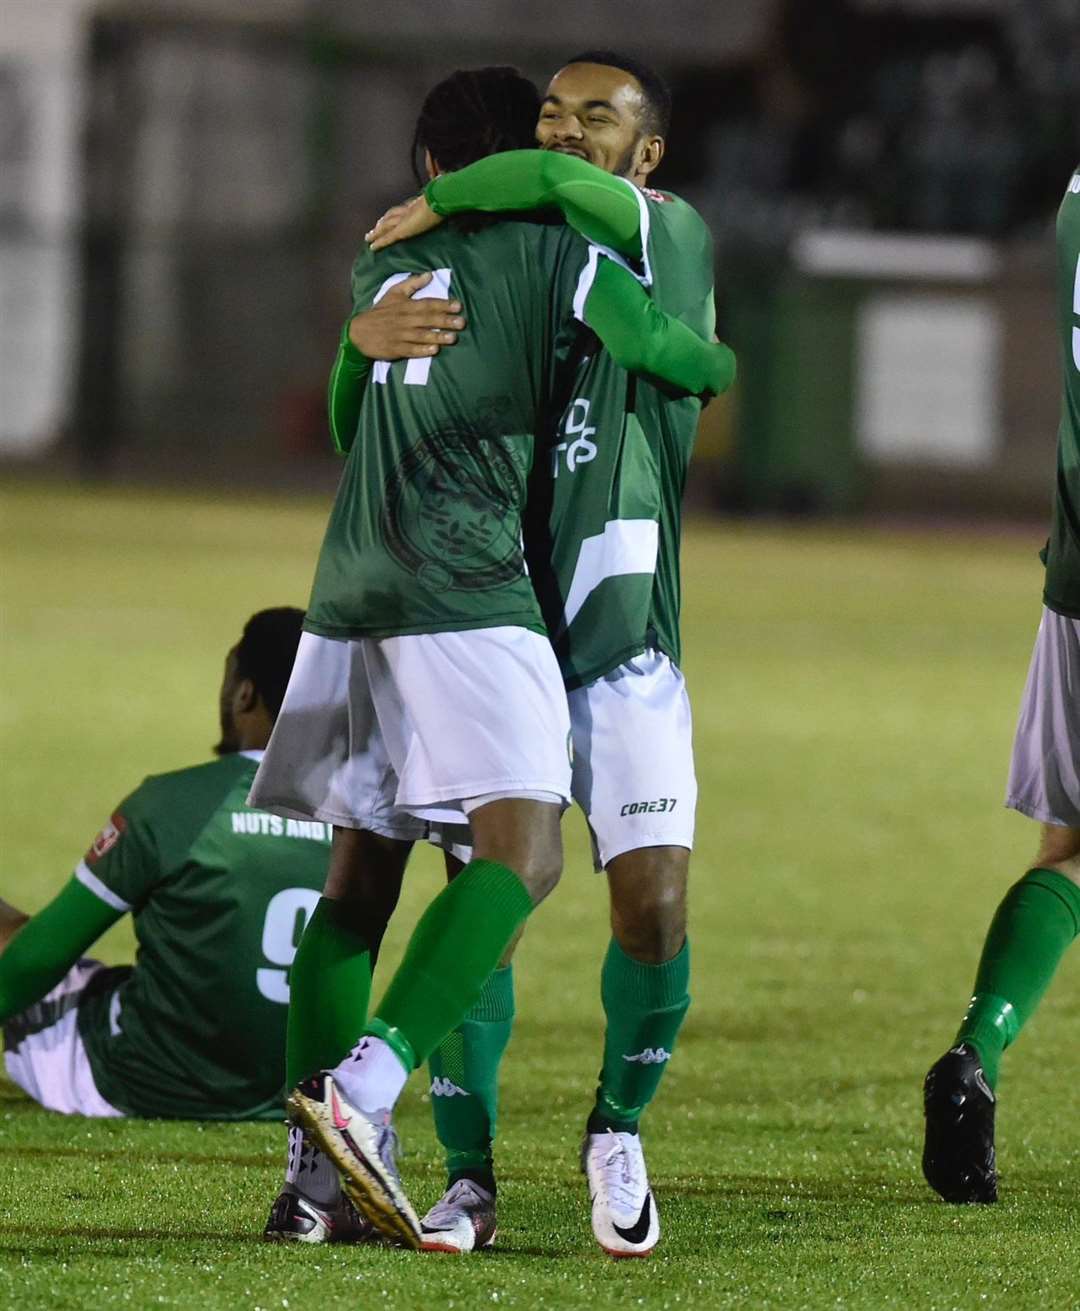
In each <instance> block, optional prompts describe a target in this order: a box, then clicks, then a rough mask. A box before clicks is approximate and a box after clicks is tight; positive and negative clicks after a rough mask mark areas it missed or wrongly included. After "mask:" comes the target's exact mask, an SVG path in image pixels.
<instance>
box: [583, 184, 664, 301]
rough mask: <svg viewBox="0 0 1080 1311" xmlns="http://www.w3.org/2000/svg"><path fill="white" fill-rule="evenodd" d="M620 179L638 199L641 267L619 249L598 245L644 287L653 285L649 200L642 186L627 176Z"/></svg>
mask: <svg viewBox="0 0 1080 1311" xmlns="http://www.w3.org/2000/svg"><path fill="white" fill-rule="evenodd" d="M618 181H620V182H622V183H625V185H626V186H628V187H629V188H630V190H631V191H632V192H633V193H634V199H635V200H636V201H637V204H638V213H639V218H640V232H641V266H640V269H637V268H635V267H634V265H633V264H631V263H629V262H628V261H627V258H626V256H625V255H620V254H619V252H618V251H617V250H611V249H610V248H609V247H607V246H597V249H598V250H599V251H600V252H601V253H602V254H604V255H606V256H607V257H608V259H613V260H614V261H615V263H616V264H621V265H622V266H623V268H624V269H627V270H628V271H629V272H630V273H632V274H633V275H634V277H635V278H637V280H638V282H640V283H641V285H642V286H643V287H651V286H652V282H653V275H652V265H651V264H650V263H649V225H650V223H651V222H652V219H651V216H650V214H649V202H648V201H647V200H646V199H645V196H644V195H643V194H642V190H641V188H640V187H635V186H634V184H633V183H632V182H629V181H627V179H626V178H619V179H618Z"/></svg>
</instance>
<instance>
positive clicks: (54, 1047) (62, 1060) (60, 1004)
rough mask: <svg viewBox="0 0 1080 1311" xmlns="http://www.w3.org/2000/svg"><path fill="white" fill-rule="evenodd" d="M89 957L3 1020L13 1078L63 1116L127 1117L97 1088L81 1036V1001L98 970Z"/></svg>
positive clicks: (7, 1060) (6, 1056)
mask: <svg viewBox="0 0 1080 1311" xmlns="http://www.w3.org/2000/svg"><path fill="white" fill-rule="evenodd" d="M104 968H105V967H104V965H102V964H101V962H100V961H96V960H90V959H88V958H84V959H83V960H80V961H77V962H76V963H75V964H74V965H73V966H72V967H71V969H70V970H68V972H67V974H65V975H64V977H63V978H62V979H61V980H60V982H59V983H58V984H57V985H56V987H55V988H53V989H52V990H51V991H50V992H47V993H46V994H45V996H44V997H43V998H42V999H41V1001H39V1002H36V1003H35V1004H34V1005H33V1006H29V1007H27V1009H26V1010H25V1011H22V1012H21V1013H20V1014H19V1015H15V1016H12V1018H11V1019H10V1020H8V1022H7V1024H5V1025H4V1064H5V1066H6V1067H7V1073H8V1078H9V1079H11V1081H12V1082H13V1083H17V1084H18V1085H19V1087H20V1088H21V1089H22V1090H23V1092H25V1093H28V1094H29V1095H30V1096H31V1097H32V1098H33V1099H34V1101H36V1102H38V1103H40V1104H41V1105H42V1106H44V1107H45V1109H46V1110H48V1111H60V1112H61V1113H62V1114H64V1115H92V1116H99V1117H102V1116H109V1117H116V1116H122V1115H123V1114H124V1112H123V1111H118V1110H117V1109H116V1107H115V1106H112V1105H110V1104H109V1102H107V1101H106V1100H105V1098H104V1097H102V1095H101V1094H100V1093H99V1092H98V1090H97V1085H96V1084H95V1083H94V1076H93V1074H92V1072H91V1070H90V1059H89V1057H88V1056H87V1054H86V1048H85V1047H84V1046H83V1040H82V1038H81V1036H80V1035H79V1001H80V999H81V997H82V994H83V991H84V990H85V988H86V986H87V984H89V982H90V980H91V979H92V978H93V977H94V975H95V974H97V972H98V971H99V970H102V969H104Z"/></svg>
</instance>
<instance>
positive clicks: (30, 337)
mask: <svg viewBox="0 0 1080 1311" xmlns="http://www.w3.org/2000/svg"><path fill="white" fill-rule="evenodd" d="M91 4H92V0H44V2H43V0H4V4H3V19H2V21H0V455H33V454H37V453H39V452H40V451H42V450H43V449H44V448H45V447H47V446H48V445H49V444H50V442H52V441H53V440H54V439H55V437H56V436H57V435H58V433H59V432H60V430H61V428H62V427H63V425H64V424H65V422H66V421H67V419H68V417H69V411H70V406H71V400H72V386H73V355H74V348H75V340H76V328H77V319H78V310H79V295H78V286H77V285H76V278H77V261H76V257H75V256H76V251H75V242H76V238H77V232H78V222H79V211H80V204H81V195H82V182H81V175H80V157H79V130H80V124H81V118H82V93H83V82H82V49H83V41H84V34H85V30H86V29H85V19H86V14H87V12H88V11H89V9H90V8H91Z"/></svg>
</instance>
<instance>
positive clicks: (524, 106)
mask: <svg viewBox="0 0 1080 1311" xmlns="http://www.w3.org/2000/svg"><path fill="white" fill-rule="evenodd" d="M539 113H540V93H539V91H537V89H536V87H535V86H534V85H533V83H532V82H530V81H529V79H528V78H527V77H523V76H522V74H521V73H519V72H518V70H517V69H516V68H510V67H507V66H497V67H493V68H459V69H458V71H457V72H456V73H452V74H451V75H450V76H449V77H448V78H445V79H444V80H443V81H442V82H440V83H439V84H438V86H435V87H433V88H432V89H431V90H430V91H429V92H428V94H427V97H426V98H425V100H424V104H423V106H422V108H421V110H420V117H419V118H418V119H417V120H416V132H415V133H414V134H413V145H412V166H413V173H414V174H415V175H416V180H417V182H419V183H421V184H422V183H423V181H424V178H423V177H422V176H421V172H420V167H419V160H420V155H421V153H422V152H423V151H424V150H428V151H430V153H431V157H432V159H433V160H434V161H435V162H436V163H437V164H438V166H439V168H440V169H442V170H443V171H444V172H452V171H453V170H454V169H458V168H464V167H465V165H466V164H472V163H473V162H474V161H475V160H477V159H483V158H484V157H485V156H486V155H497V154H498V153H499V152H500V151H503V150H528V149H530V148H531V147H533V146H535V145H536V120H537V117H538V115H539Z"/></svg>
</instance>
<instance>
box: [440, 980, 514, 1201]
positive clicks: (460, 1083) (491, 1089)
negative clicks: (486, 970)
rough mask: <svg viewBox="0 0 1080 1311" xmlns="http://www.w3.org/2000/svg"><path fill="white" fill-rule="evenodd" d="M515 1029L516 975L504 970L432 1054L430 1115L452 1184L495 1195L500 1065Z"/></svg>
mask: <svg viewBox="0 0 1080 1311" xmlns="http://www.w3.org/2000/svg"><path fill="white" fill-rule="evenodd" d="M513 1023H514V972H513V967H512V966H510V965H507V966H506V967H505V968H503V969H501V970H495V971H494V972H493V973H492V974H491V975H490V976H489V977H488V979H487V982H486V983H485V984H484V988H483V991H482V992H481V993H480V999H479V1001H477V1003H476V1005H475V1006H473V1007H472V1009H471V1010H470V1011H469V1013H468V1014H467V1015H466V1016H465V1018H464V1020H462V1022H461V1023H460V1024H459V1025H458V1027H457V1028H456V1029H454V1030H453V1032H451V1033H448V1034H447V1035H446V1037H445V1038H444V1039H443V1040H442V1042H441V1043H439V1045H438V1047H436V1048H435V1050H434V1051H433V1052H432V1053H431V1059H430V1061H429V1063H428V1064H429V1068H430V1070H431V1111H432V1114H433V1115H434V1117H435V1132H436V1133H437V1134H438V1138H439V1142H440V1143H442V1145H443V1149H444V1150H445V1152H446V1171H447V1176H448V1182H449V1183H451V1184H454V1183H457V1181H458V1180H459V1179H472V1180H473V1181H474V1182H475V1183H478V1184H479V1185H480V1186H481V1187H482V1188H486V1189H487V1191H488V1192H489V1193H494V1192H495V1175H494V1170H493V1167H492V1143H493V1142H494V1139H495V1124H496V1119H497V1113H498V1098H499V1093H498V1089H499V1064H500V1062H501V1061H502V1056H503V1052H504V1051H505V1050H506V1044H507V1043H508V1042H509V1041H510V1031H511V1029H512V1028H513Z"/></svg>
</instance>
